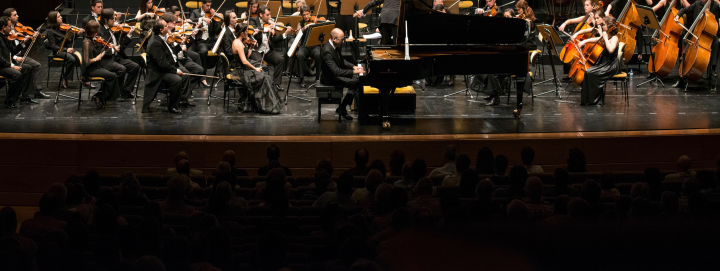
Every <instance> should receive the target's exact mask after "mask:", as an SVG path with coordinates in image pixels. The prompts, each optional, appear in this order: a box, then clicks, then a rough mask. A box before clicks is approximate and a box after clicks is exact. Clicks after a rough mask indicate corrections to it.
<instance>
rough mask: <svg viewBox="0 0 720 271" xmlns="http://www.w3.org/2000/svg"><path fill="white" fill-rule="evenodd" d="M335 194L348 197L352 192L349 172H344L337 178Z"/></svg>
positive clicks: (351, 176)
mask: <svg viewBox="0 0 720 271" xmlns="http://www.w3.org/2000/svg"><path fill="white" fill-rule="evenodd" d="M336 183H337V192H338V193H339V194H343V195H350V194H352V192H353V174H352V172H350V171H345V172H343V174H341V175H340V177H338V180H337V181H336Z"/></svg>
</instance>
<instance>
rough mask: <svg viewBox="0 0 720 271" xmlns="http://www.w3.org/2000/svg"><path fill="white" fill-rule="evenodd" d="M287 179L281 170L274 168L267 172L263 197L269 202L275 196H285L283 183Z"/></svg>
mask: <svg viewBox="0 0 720 271" xmlns="http://www.w3.org/2000/svg"><path fill="white" fill-rule="evenodd" d="M286 182H287V177H286V176H285V171H284V170H282V169H281V168H274V169H271V170H270V171H268V174H267V180H266V181H265V189H264V190H263V197H265V201H267V202H269V200H271V199H272V198H273V197H274V196H275V195H276V194H280V195H285V183H286Z"/></svg>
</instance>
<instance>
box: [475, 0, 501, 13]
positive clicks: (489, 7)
mask: <svg viewBox="0 0 720 271" xmlns="http://www.w3.org/2000/svg"><path fill="white" fill-rule="evenodd" d="M495 2H496V0H487V1H485V8H484V9H481V8H478V9H475V14H479V15H483V16H491V17H499V16H502V14H501V13H500V12H499V11H498V10H497V9H498V7H497V5H495Z"/></svg>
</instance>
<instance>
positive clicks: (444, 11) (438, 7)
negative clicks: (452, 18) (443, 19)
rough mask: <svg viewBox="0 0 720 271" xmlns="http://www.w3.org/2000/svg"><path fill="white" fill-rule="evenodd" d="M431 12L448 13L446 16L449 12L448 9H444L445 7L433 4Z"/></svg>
mask: <svg viewBox="0 0 720 271" xmlns="http://www.w3.org/2000/svg"><path fill="white" fill-rule="evenodd" d="M433 10H434V11H438V12H442V13H448V14H450V10H448V8H446V7H445V5H443V4H435V5H434V6H433Z"/></svg>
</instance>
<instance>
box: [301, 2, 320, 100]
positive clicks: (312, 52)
mask: <svg viewBox="0 0 720 271" xmlns="http://www.w3.org/2000/svg"><path fill="white" fill-rule="evenodd" d="M300 12H301V13H302V18H303V19H302V21H300V22H298V26H297V28H296V29H297V31H302V32H303V33H306V32H307V29H308V27H309V26H310V25H311V24H313V23H314V22H313V21H311V20H310V17H311V14H312V11H311V10H310V7H309V6H302V7H300ZM320 49H321V48H320V45H315V46H310V47H305V45H304V44H303V45H302V46H300V47H299V48H297V56H296V57H297V61H298V65H299V66H300V71H298V72H299V75H300V87H301V88H305V82H304V78H303V77H304V76H305V69H306V68H307V66H306V63H305V62H306V61H307V58H308V56H309V57H312V59H313V61H315V81H317V80H319V79H320V72H321V69H320V61H322V58H320V51H321V50H320Z"/></svg>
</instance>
